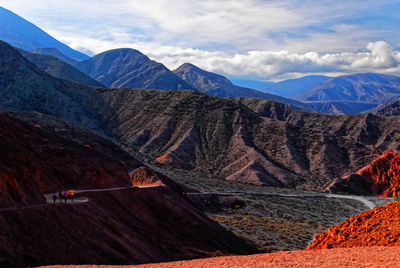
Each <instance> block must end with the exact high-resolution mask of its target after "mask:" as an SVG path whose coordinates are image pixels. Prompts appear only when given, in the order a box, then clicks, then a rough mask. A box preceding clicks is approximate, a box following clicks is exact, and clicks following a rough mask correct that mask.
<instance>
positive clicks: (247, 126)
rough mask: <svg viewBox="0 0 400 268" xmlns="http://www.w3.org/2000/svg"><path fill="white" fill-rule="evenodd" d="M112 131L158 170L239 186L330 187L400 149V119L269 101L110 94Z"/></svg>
mask: <svg viewBox="0 0 400 268" xmlns="http://www.w3.org/2000/svg"><path fill="white" fill-rule="evenodd" d="M102 96H103V98H104V99H105V100H106V102H107V103H108V104H109V105H110V107H112V110H113V111H114V112H113V114H109V115H108V116H107V117H103V121H104V122H107V123H106V125H104V129H105V131H106V132H107V133H108V134H109V135H110V136H112V137H115V138H116V139H117V140H119V141H120V142H121V143H122V144H123V145H124V146H126V147H127V148H130V150H132V151H139V152H141V153H142V154H144V155H146V156H147V157H148V158H150V159H153V161H154V163H155V164H157V165H161V166H165V167H168V168H171V167H172V168H176V169H184V170H192V171H202V172H206V173H207V174H210V176H213V177H216V178H221V179H226V180H229V181H234V182H241V183H251V184H257V185H268V186H278V187H297V188H307V189H320V190H323V189H325V187H326V185H327V184H329V183H331V182H332V180H333V179H335V178H337V177H340V176H344V175H346V174H350V173H352V172H354V171H356V170H358V169H360V168H361V167H364V166H365V165H367V164H368V163H370V162H371V161H372V160H373V159H374V158H375V157H376V156H377V153H376V148H378V149H379V150H386V149H392V150H399V149H400V147H399V144H398V142H397V139H398V138H399V137H400V131H399V130H398V129H397V128H396V127H395V126H396V125H397V124H399V123H400V118H397V117H380V116H375V115H371V114H365V115H357V116H328V115H322V114H316V113H308V112H303V111H296V110H293V109H290V108H289V107H287V106H285V105H283V104H280V103H276V102H273V101H268V100H263V99H249V98H240V99H229V98H218V97H212V96H207V95H204V94H201V93H196V92H192V91H166V92H161V91H155V90H130V91H129V90H124V89H109V90H105V91H103V92H102Z"/></svg>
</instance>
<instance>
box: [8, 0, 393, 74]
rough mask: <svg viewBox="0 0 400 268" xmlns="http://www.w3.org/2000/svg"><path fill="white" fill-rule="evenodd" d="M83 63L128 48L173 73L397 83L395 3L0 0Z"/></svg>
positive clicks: (217, 0)
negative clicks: (196, 70) (380, 78)
mask: <svg viewBox="0 0 400 268" xmlns="http://www.w3.org/2000/svg"><path fill="white" fill-rule="evenodd" d="M0 5H1V6H3V7H5V8H8V9H10V10H11V11H13V12H15V13H17V14H18V15H20V16H22V17H24V18H25V19H27V20H29V21H31V22H33V23H34V24H36V25H37V26H39V27H40V28H42V29H44V30H45V31H47V32H48V33H49V34H51V35H53V36H54V37H56V38H57V39H59V40H60V41H62V42H65V43H66V44H68V45H70V46H71V47H73V48H75V49H78V50H81V51H83V52H85V53H87V54H95V53H99V52H102V51H104V50H108V49H111V48H119V47H131V48H135V49H138V50H140V51H142V52H143V53H145V54H147V55H148V56H149V57H150V58H152V59H155V60H157V61H160V62H162V63H164V64H165V65H166V66H167V67H169V68H171V69H174V68H176V67H178V66H179V65H180V64H182V63H184V62H191V63H193V64H196V65H198V66H199V67H201V68H204V69H206V70H209V71H214V72H219V73H222V74H225V75H228V76H235V77H245V78H257V79H264V80H268V79H273V80H280V79H285V78H292V77H299V76H303V75H307V74H328V75H339V74H345V73H354V72H380V73H389V74H400V52H399V50H400V30H399V29H400V13H399V12H398V11H400V1H385V0H380V1H376V0H374V1H371V0H366V1H351V0H350V1H343V0H338V1H331V0H330V1H325V0H322V1H309V0H303V1H297V0H291V1H275V0H271V1H257V0H230V1H225V0H215V1H210V0H202V1H194V0H147V1H143V0H140V1H139V0H121V1H114V0H109V1H105V0H92V1H84V0H80V1H78V0H69V1H56V0H52V1H50V0H42V1H27V0H4V1H0Z"/></svg>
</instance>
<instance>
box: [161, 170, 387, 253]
mask: <svg viewBox="0 0 400 268" xmlns="http://www.w3.org/2000/svg"><path fill="white" fill-rule="evenodd" d="M162 172H164V173H167V175H169V176H170V177H173V178H174V179H175V180H176V181H178V182H180V183H183V184H184V185H186V186H188V187H190V188H192V189H197V190H199V191H201V193H194V194H188V197H189V198H190V199H191V200H192V201H193V202H194V203H195V204H196V205H197V206H198V207H199V208H200V209H202V210H203V211H204V212H205V213H206V214H207V215H208V216H209V217H211V218H212V219H214V220H216V221H218V222H219V223H220V224H221V225H222V226H224V227H225V228H227V229H228V230H230V231H232V232H233V233H234V234H235V235H237V236H239V237H242V238H244V239H246V240H249V241H250V242H252V243H254V244H255V245H256V246H257V247H258V248H259V249H260V250H261V251H262V252H276V251H282V250H286V251H291V250H301V249H304V248H306V247H307V246H308V245H309V244H310V243H311V242H312V240H313V237H314V235H315V234H320V233H322V232H325V231H326V230H328V229H329V228H330V227H331V226H333V225H336V224H339V223H340V222H342V221H344V220H346V219H348V218H350V217H351V216H353V215H357V214H359V213H360V212H362V211H365V210H369V209H372V208H373V207H375V206H382V205H386V204H387V203H388V202H390V201H392V199H391V198H380V197H373V196H371V197H362V196H350V195H333V194H326V193H321V192H316V191H306V190H299V189H284V188H274V187H261V186H254V185H248V184H238V183H230V182H228V181H225V180H221V179H213V178H209V177H206V176H204V175H203V174H200V173H198V174H196V173H194V172H187V173H186V172H184V171H177V170H162Z"/></svg>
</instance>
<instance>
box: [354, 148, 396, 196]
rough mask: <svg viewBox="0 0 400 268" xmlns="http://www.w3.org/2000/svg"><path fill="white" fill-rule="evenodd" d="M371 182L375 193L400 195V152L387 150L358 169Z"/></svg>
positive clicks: (358, 172)
mask: <svg viewBox="0 0 400 268" xmlns="http://www.w3.org/2000/svg"><path fill="white" fill-rule="evenodd" d="M357 174H359V175H361V176H363V177H364V178H366V179H368V180H369V181H370V182H371V187H372V191H373V193H374V194H375V195H380V196H384V197H392V196H399V195H400V154H398V153H395V152H393V151H385V152H384V153H383V154H382V156H381V157H379V158H377V159H375V160H374V161H373V162H372V163H371V164H369V165H368V166H366V167H364V168H362V169H360V170H359V171H357Z"/></svg>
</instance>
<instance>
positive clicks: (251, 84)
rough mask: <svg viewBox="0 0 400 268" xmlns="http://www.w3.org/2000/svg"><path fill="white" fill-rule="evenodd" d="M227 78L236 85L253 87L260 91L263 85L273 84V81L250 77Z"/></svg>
mask: <svg viewBox="0 0 400 268" xmlns="http://www.w3.org/2000/svg"><path fill="white" fill-rule="evenodd" d="M229 80H230V81H231V82H232V83H233V84H234V85H236V86H239V87H247V88H253V89H256V90H261V91H262V89H264V88H265V87H267V86H270V85H273V84H274V82H270V81H259V80H251V79H240V78H229Z"/></svg>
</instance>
